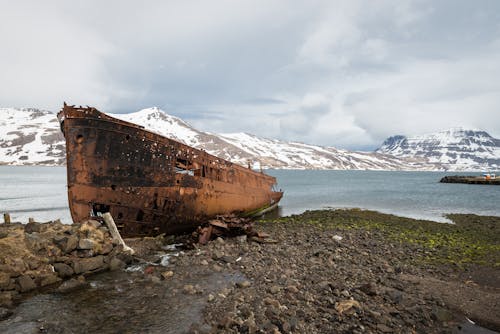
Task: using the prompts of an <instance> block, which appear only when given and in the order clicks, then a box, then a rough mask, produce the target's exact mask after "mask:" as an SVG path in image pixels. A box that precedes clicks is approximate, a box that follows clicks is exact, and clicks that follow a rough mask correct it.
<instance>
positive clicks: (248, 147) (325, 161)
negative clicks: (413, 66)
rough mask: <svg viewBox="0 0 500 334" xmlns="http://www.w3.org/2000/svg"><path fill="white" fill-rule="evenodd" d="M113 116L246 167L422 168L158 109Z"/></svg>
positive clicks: (386, 158) (379, 155)
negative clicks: (219, 127) (196, 123)
mask: <svg viewBox="0 0 500 334" xmlns="http://www.w3.org/2000/svg"><path fill="white" fill-rule="evenodd" d="M111 116H113V117H116V118H120V119H122V120H124V121H128V122H132V123H136V124H139V125H142V126H144V127H145V128H146V129H149V130H151V131H154V132H157V133H159V134H162V135H164V136H167V137H169V138H172V139H175V140H178V141H180V142H183V143H185V144H187V145H190V146H193V147H196V148H200V149H201V148H202V149H204V150H205V151H207V152H209V153H210V154H213V155H215V156H218V157H220V158H223V159H226V160H230V161H232V162H234V163H237V164H240V165H244V166H246V165H247V164H248V161H251V162H252V165H253V167H254V168H260V167H262V168H288V169H370V170H387V169H390V170H400V169H416V168H419V167H421V165H418V164H414V163H408V162H407V161H406V160H405V159H398V158H394V157H392V156H390V155H386V154H380V153H373V152H371V153H367V152H350V151H346V150H339V149H336V148H333V147H321V146H315V145H307V144H302V143H295V142H285V141H280V140H276V139H267V138H262V137H258V136H254V135H251V134H247V133H232V134H212V133H208V132H202V131H199V130H196V129H194V128H193V127H192V126H190V125H189V124H187V123H186V122H184V121H183V120H181V119H180V118H178V117H175V116H171V115H169V114H167V113H165V112H164V111H162V110H160V109H158V108H148V109H143V110H141V111H138V112H135V113H130V114H112V115H111ZM426 167H427V168H429V166H426Z"/></svg>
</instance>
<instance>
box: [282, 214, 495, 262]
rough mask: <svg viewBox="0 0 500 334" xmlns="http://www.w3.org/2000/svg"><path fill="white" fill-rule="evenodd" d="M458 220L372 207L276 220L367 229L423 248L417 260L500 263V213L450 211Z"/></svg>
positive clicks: (334, 227) (402, 242)
mask: <svg viewBox="0 0 500 334" xmlns="http://www.w3.org/2000/svg"><path fill="white" fill-rule="evenodd" d="M447 218H448V219H450V220H451V221H452V222H453V223H454V224H447V223H437V222H433V221H428V220H417V219H412V218H405V217H398V216H395V215H391V214H384V213H380V212H376V211H370V210H360V209H337V210H317V211H306V212H304V213H303V214H300V215H292V216H290V217H282V218H279V219H276V220H275V222H280V223H301V224H308V225H313V226H316V227H318V228H322V229H328V230H331V229H336V230H339V231H341V230H350V229H364V230H367V231H372V232H378V233H381V234H382V235H383V236H384V237H386V238H388V239H389V240H391V241H393V242H398V243H401V244H407V245H413V246H417V247H419V248H422V250H423V251H422V252H416V253H415V255H416V256H415V257H416V258H415V261H424V262H428V263H435V264H453V265H458V266H460V267H462V266H465V265H469V264H470V265H482V266H488V267H493V268H499V267H500V217H494V216H478V215H474V214H449V215H447Z"/></svg>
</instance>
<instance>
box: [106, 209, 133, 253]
mask: <svg viewBox="0 0 500 334" xmlns="http://www.w3.org/2000/svg"><path fill="white" fill-rule="evenodd" d="M102 218H103V219H104V222H105V223H106V226H107V227H108V230H109V233H111V237H113V242H115V243H117V244H119V245H122V246H123V252H125V253H128V254H131V255H133V254H134V253H135V252H134V250H133V249H132V248H131V247H129V246H127V245H125V241H123V239H122V236H121V235H120V232H118V228H117V227H116V224H115V221H114V220H113V216H111V214H110V213H109V212H106V213H105V214H103V215H102Z"/></svg>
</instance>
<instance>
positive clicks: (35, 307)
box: [0, 254, 244, 334]
mask: <svg viewBox="0 0 500 334" xmlns="http://www.w3.org/2000/svg"><path fill="white" fill-rule="evenodd" d="M170 256H175V255H172V254H170ZM161 261H163V259H162V260H161ZM161 261H160V263H156V265H157V266H158V265H161ZM147 265H149V264H147V263H144V264H141V265H139V266H131V267H128V268H127V270H126V271H114V272H105V273H101V274H97V275H95V276H92V277H90V278H89V279H88V281H89V287H87V288H84V289H81V290H76V291H72V292H69V293H65V294H62V293H57V292H52V293H45V294H38V295H35V296H33V297H31V298H27V299H26V300H24V301H22V302H21V303H20V304H19V305H18V306H17V307H16V308H15V309H14V310H13V312H14V313H13V315H12V316H10V317H9V318H8V319H6V320H4V321H1V322H0V333H6V334H18V333H40V332H41V333H167V334H170V333H171V334H177V333H185V332H187V331H189V329H190V328H191V327H192V326H193V325H195V324H200V322H201V321H202V311H203V308H204V307H205V306H206V305H207V303H208V302H207V298H208V295H209V294H210V293H216V292H218V291H220V290H222V289H223V288H226V287H230V286H232V285H233V284H234V283H236V282H239V281H242V280H243V279H244V277H243V276H242V275H241V274H228V273H224V272H221V273H218V272H212V271H207V270H205V271H204V270H203V268H196V267H193V268H190V271H189V273H187V274H186V273H184V274H181V273H177V272H176V275H175V276H174V278H172V279H170V280H162V281H156V282H155V281H153V280H151V276H150V275H145V274H143V272H142V271H141V269H140V268H142V270H144V267H145V266H147ZM174 271H175V268H174ZM186 284H192V285H197V286H198V287H199V288H200V289H201V290H202V293H200V294H194V295H189V294H184V293H183V292H182V288H183V286H184V285H186Z"/></svg>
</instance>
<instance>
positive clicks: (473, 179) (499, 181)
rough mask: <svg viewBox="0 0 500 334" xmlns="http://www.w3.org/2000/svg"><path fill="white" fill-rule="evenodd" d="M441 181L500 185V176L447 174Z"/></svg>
mask: <svg viewBox="0 0 500 334" xmlns="http://www.w3.org/2000/svg"><path fill="white" fill-rule="evenodd" d="M439 182H441V183H466V184H492V185H500V178H499V177H497V178H489V179H487V178H485V177H483V176H463V175H453V176H445V177H443V178H442V179H441V180H440V181H439Z"/></svg>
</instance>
